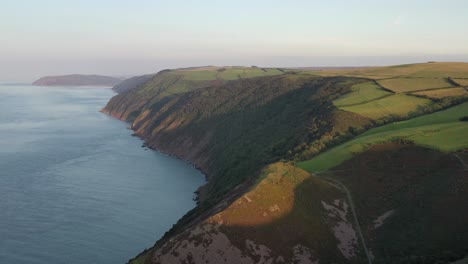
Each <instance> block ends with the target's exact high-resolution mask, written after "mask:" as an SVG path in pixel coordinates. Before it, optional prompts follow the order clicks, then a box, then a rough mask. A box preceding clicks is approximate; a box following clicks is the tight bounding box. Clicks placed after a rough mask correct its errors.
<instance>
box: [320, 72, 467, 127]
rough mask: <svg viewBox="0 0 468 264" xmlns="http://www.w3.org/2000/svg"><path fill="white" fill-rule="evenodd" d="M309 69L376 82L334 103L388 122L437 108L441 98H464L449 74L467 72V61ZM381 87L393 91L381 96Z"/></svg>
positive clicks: (344, 108) (324, 73) (462, 92)
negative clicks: (337, 69) (324, 69)
mask: <svg viewBox="0 0 468 264" xmlns="http://www.w3.org/2000/svg"><path fill="white" fill-rule="evenodd" d="M313 73H314V74H318V75H323V76H333V75H345V76H356V77H366V78H369V79H373V80H374V82H375V83H376V84H378V86H377V85H374V86H371V85H369V86H367V87H365V89H362V88H361V89H357V88H358V87H356V88H355V90H354V92H353V93H350V94H348V95H345V96H343V97H341V98H338V99H337V100H335V101H334V103H335V105H337V106H338V107H339V108H340V109H342V110H345V111H350V112H354V113H356V114H360V115H363V116H366V117H368V118H371V119H374V120H377V121H379V122H384V123H388V122H389V121H395V119H397V120H398V119H400V120H401V119H402V118H403V119H404V118H408V117H414V116H416V115H421V114H424V113H428V112H431V111H434V110H435V109H440V107H441V105H443V104H441V103H440V100H441V99H444V100H446V102H448V101H450V100H458V98H462V97H465V98H466V95H465V91H463V90H462V89H461V88H459V87H453V86H456V85H457V83H455V82H453V81H451V79H449V78H455V77H457V76H468V64H467V63H422V64H408V65H398V66H391V67H375V68H361V69H353V70H339V71H321V72H313ZM369 84H370V83H369ZM379 86H380V89H379ZM447 87H449V88H447ZM450 87H451V88H450ZM442 88H446V89H442ZM383 89H386V90H388V91H393V92H395V93H396V94H394V95H391V94H387V96H385V94H384V92H385V90H383ZM417 91H419V92H417ZM376 93H377V94H376ZM379 95H381V97H380V98H379V97H378V96H379ZM370 98H373V100H372V99H370ZM456 98H457V99H456ZM369 99H370V100H369ZM447 100H448V101H447Z"/></svg>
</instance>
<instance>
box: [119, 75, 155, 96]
mask: <svg viewBox="0 0 468 264" xmlns="http://www.w3.org/2000/svg"><path fill="white" fill-rule="evenodd" d="M153 76H154V74H147V75H141V76H135V77H131V78H128V79H126V80H123V81H121V82H119V83H117V84H116V85H114V87H112V90H114V91H115V92H116V93H125V92H127V91H129V90H131V89H135V88H137V87H139V86H141V85H143V84H144V83H145V82H147V81H148V80H150V79H151V78H153Z"/></svg>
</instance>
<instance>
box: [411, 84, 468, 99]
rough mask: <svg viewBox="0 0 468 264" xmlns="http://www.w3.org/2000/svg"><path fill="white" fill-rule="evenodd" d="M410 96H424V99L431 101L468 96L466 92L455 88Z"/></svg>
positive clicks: (460, 88) (416, 93)
mask: <svg viewBox="0 0 468 264" xmlns="http://www.w3.org/2000/svg"><path fill="white" fill-rule="evenodd" d="M412 94H415V95H422V96H426V97H429V98H433V99H442V98H445V97H458V96H468V91H467V90H466V89H465V88H463V87H455V88H447V89H437V90H431V91H422V92H415V93H412Z"/></svg>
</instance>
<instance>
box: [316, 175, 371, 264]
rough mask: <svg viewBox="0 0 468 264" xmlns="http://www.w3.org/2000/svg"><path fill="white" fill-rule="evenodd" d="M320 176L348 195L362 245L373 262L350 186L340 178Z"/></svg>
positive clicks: (369, 260)
mask: <svg viewBox="0 0 468 264" xmlns="http://www.w3.org/2000/svg"><path fill="white" fill-rule="evenodd" d="M320 178H321V179H323V180H325V181H327V182H329V183H330V184H332V185H334V186H338V187H339V188H340V189H342V190H343V191H344V192H345V193H346V197H347V199H348V202H349V204H350V208H351V213H352V214H353V218H354V223H355V225H356V227H357V231H358V234H359V238H360V240H361V242H362V247H363V248H364V252H365V253H366V257H367V262H368V263H369V264H372V258H371V256H370V254H369V250H368V249H367V246H366V241H365V240H364V236H363V234H362V230H361V225H360V224H359V220H358V217H357V214H356V210H355V207H354V201H353V197H352V196H351V193H350V192H349V190H348V188H347V187H346V186H345V185H344V184H342V183H341V182H340V181H338V180H335V179H332V178H329V177H325V176H320Z"/></svg>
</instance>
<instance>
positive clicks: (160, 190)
mask: <svg viewBox="0 0 468 264" xmlns="http://www.w3.org/2000/svg"><path fill="white" fill-rule="evenodd" d="M113 95H114V93H113V92H112V91H111V90H110V89H103V88H92V87H87V88H72V87H69V88H64V87H62V88H60V87H54V88H49V87H33V86H28V85H5V84H3V85H0V263H2V264H10V263H12V264H23V263H28V264H55V263H57V264H59V263H60V264H67V263H71V264H75V263H76V264H79V263H83V264H85V263H86V264H94V263H95V264H100V263H103V264H110V263H112V264H115V263H126V261H127V260H128V259H129V258H131V257H133V256H135V255H136V254H137V253H139V252H140V251H141V250H143V249H145V248H147V247H150V246H151V245H153V243H154V242H155V241H156V240H157V239H158V238H159V237H161V236H162V235H163V234H164V232H166V231H167V230H168V229H169V228H170V227H171V226H172V225H173V224H174V223H176V221H177V220H178V219H179V218H180V217H181V216H182V215H184V214H185V213H186V212H187V211H189V210H190V209H191V208H193V207H194V206H195V203H194V201H193V192H194V191H195V190H196V189H197V188H198V187H199V186H200V185H202V184H203V183H204V178H203V175H202V174H201V173H200V172H199V171H198V170H196V169H194V168H193V167H191V166H190V165H189V164H187V163H186V162H184V161H181V160H178V159H175V158H172V157H168V156H165V155H162V154H160V153H158V152H156V151H151V150H147V149H145V148H142V147H141V145H142V141H141V140H140V139H138V138H135V137H131V134H132V131H130V130H128V129H127V128H126V127H127V126H128V124H126V123H124V122H121V121H119V120H116V119H114V118H111V117H109V116H107V115H105V114H102V113H100V112H99V110H100V109H101V108H102V107H104V106H105V104H106V103H107V101H108V100H109V99H110V98H111V97H112V96H113Z"/></svg>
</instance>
